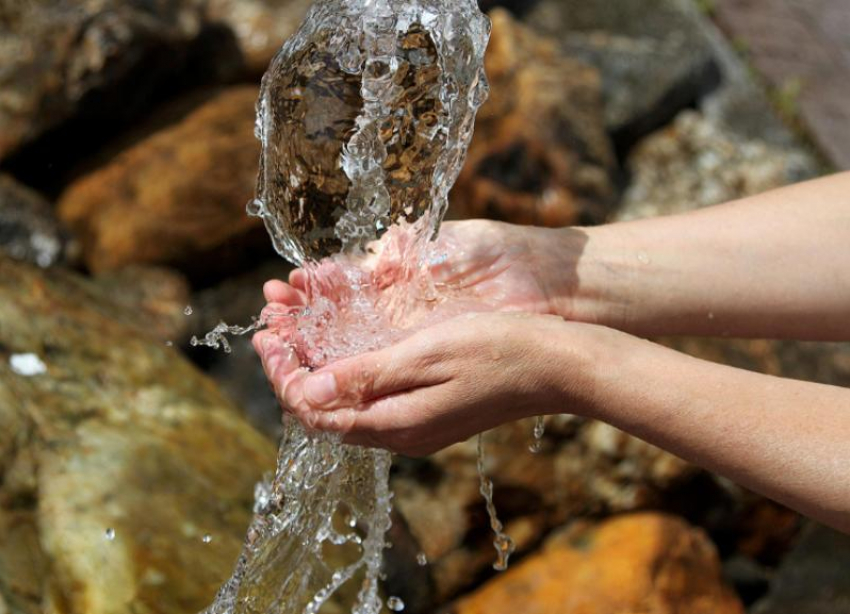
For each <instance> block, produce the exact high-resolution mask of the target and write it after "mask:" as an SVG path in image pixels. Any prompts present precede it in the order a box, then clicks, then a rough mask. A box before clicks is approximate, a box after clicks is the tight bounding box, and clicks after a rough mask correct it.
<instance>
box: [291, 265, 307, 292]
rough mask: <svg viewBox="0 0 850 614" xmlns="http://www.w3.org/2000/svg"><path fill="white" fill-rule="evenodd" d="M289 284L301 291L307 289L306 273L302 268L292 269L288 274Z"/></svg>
mask: <svg viewBox="0 0 850 614" xmlns="http://www.w3.org/2000/svg"><path fill="white" fill-rule="evenodd" d="M289 284H290V285H291V286H292V287H293V288H295V289H296V290H299V291H301V292H306V291H307V273H305V272H304V269H294V270H293V271H292V272H291V273H290V274H289Z"/></svg>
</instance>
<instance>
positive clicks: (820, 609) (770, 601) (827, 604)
mask: <svg viewBox="0 0 850 614" xmlns="http://www.w3.org/2000/svg"><path fill="white" fill-rule="evenodd" d="M848 570H850V536H848V535H844V534H841V533H838V532H837V531H833V530H831V529H827V528H826V527H823V526H819V525H811V526H809V527H807V530H806V531H804V533H803V536H802V539H801V540H800V543H799V544H798V545H797V546H796V548H794V550H793V552H791V554H789V555H788V557H787V558H786V559H785V560H784V561H783V562H782V565H781V566H780V568H779V570H778V571H777V573H776V577H775V579H774V581H773V587H772V589H771V591H770V593H769V594H768V596H767V597H765V599H763V600H762V601H760V602H759V603H758V604H756V606H755V607H754V608H753V610H752V612H753V614H848V613H850V581H848V575H847V572H848Z"/></svg>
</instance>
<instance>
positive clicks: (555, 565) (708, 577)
mask: <svg viewBox="0 0 850 614" xmlns="http://www.w3.org/2000/svg"><path fill="white" fill-rule="evenodd" d="M450 611H451V612H453V613H454V614H485V613H486V614H502V613H505V614H508V613H510V614H513V613H514V612H528V613H529V614H530V613H534V614H625V613H632V612H635V613H637V612H640V613H641V614H679V613H684V612H687V614H742V613H743V607H742V606H741V603H740V602H739V601H738V599H737V597H736V596H735V595H734V593H733V592H732V591H731V590H730V589H729V588H728V587H726V586H725V585H724V584H723V582H722V580H721V577H720V561H719V559H718V556H717V552H716V550H715V549H714V546H713V545H712V544H711V542H710V541H709V540H708V539H707V537H706V536H705V534H704V533H703V532H702V531H700V530H698V529H693V528H691V527H690V526H688V525H687V524H686V523H685V522H683V521H682V520H680V519H678V518H675V517H671V516H663V515H657V514H635V515H631V516H623V517H619V518H614V519H611V520H607V521H605V522H602V523H600V524H599V525H596V526H593V525H590V526H587V525H584V526H582V525H580V526H578V527H574V528H571V529H568V530H566V531H565V532H562V533H561V534H557V535H556V536H555V537H553V538H550V539H549V540H548V541H547V543H546V546H545V547H544V549H543V550H542V551H541V552H539V553H535V554H533V555H531V556H529V557H528V558H527V559H525V560H523V561H522V562H521V563H519V564H518V565H516V566H515V567H513V568H512V569H510V570H508V571H507V572H506V573H505V574H504V575H500V576H498V577H496V578H495V579H493V580H491V581H490V582H488V583H487V584H485V585H484V586H483V587H482V588H481V589H479V590H478V591H476V592H474V593H472V594H471V595H469V596H468V597H465V598H464V599H461V600H460V601H459V602H457V603H456V604H455V605H454V606H453V607H452V608H451V609H450Z"/></svg>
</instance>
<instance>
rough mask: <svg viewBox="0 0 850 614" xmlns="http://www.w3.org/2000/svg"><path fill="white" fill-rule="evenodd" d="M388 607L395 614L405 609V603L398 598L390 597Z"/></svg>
mask: <svg viewBox="0 0 850 614" xmlns="http://www.w3.org/2000/svg"><path fill="white" fill-rule="evenodd" d="M387 607H388V608H389V609H390V610H392V611H393V612H401V611H402V610H403V609H404V601H402V600H401V599H400V598H398V597H390V598H389V599H387Z"/></svg>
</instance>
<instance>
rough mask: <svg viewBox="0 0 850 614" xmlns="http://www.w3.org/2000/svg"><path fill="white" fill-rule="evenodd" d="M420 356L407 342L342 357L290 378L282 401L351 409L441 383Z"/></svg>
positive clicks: (295, 405)
mask: <svg viewBox="0 0 850 614" xmlns="http://www.w3.org/2000/svg"><path fill="white" fill-rule="evenodd" d="M423 358H424V354H423V352H422V351H421V350H420V349H419V348H418V347H417V346H416V345H414V344H411V343H408V342H402V343H400V344H398V345H395V346H392V347H389V348H386V349H383V350H378V351H375V352H369V353H366V354H361V355H359V356H354V357H352V358H345V359H342V360H340V361H338V362H335V363H333V364H331V365H328V366H327V367H323V368H322V369H319V370H318V371H314V372H312V373H309V372H305V373H303V374H301V375H300V376H298V377H296V378H295V379H293V380H292V381H291V382H290V383H289V385H288V386H287V387H286V390H285V391H284V401H285V403H286V405H287V406H289V407H290V408H292V409H304V410H308V409H313V410H315V409H321V410H334V409H341V408H353V407H358V406H361V405H363V404H365V403H369V402H370V401H374V400H376V399H380V398H382V397H385V396H388V395H391V394H395V393H398V392H402V391H404V390H409V389H411V388H418V387H420V386H429V385H434V384H437V383H442V381H443V380H441V379H440V378H439V377H438V374H437V373H435V371H436V368H435V365H434V364H432V365H431V366H428V365H427V364H426V361H424V360H423ZM428 362H432V361H428Z"/></svg>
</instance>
